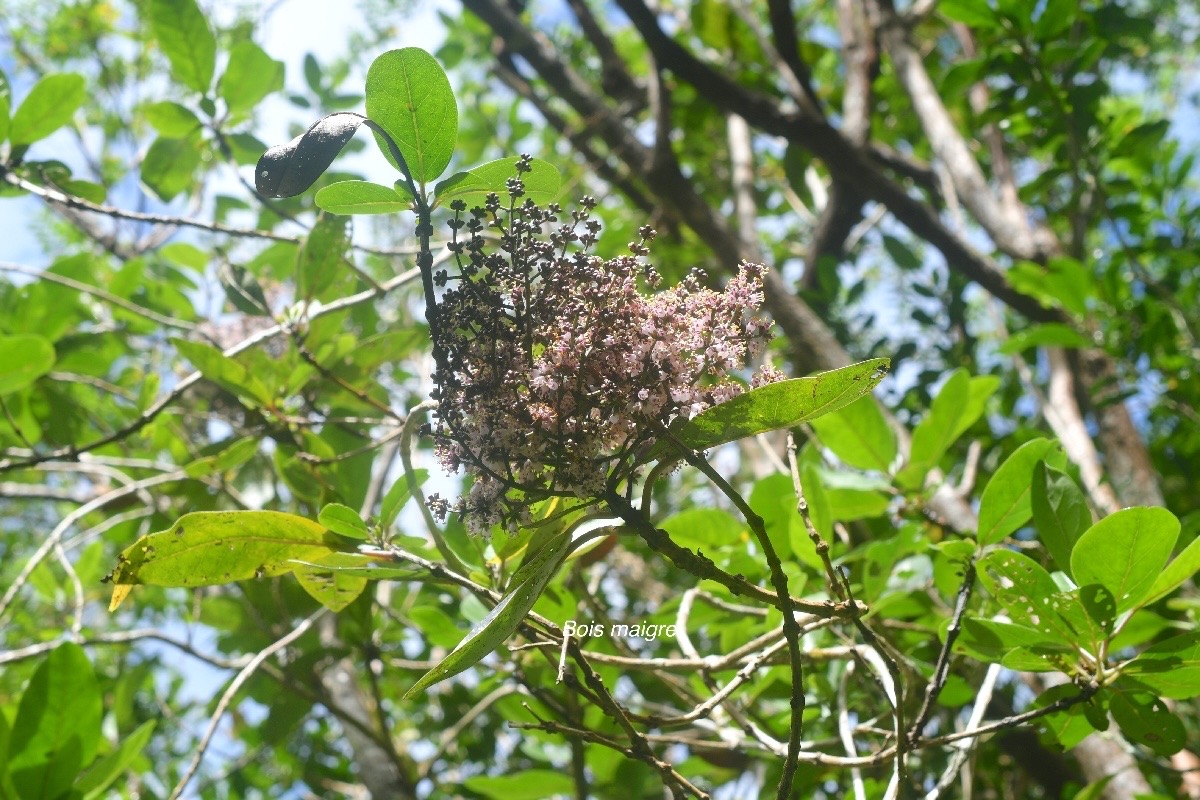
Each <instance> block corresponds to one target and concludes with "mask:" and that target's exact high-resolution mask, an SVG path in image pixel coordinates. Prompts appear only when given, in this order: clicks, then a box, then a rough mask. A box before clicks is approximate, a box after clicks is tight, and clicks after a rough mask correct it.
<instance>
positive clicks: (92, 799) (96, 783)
mask: <svg viewBox="0 0 1200 800" xmlns="http://www.w3.org/2000/svg"><path fill="white" fill-rule="evenodd" d="M156 724H157V720H153V719H152V720H147V721H146V722H143V723H142V724H141V725H139V726H138V727H137V729H136V730H134V732H133V733H131V734H129V735H128V736H125V737H123V738H122V739H121V743H120V744H118V745H117V747H116V749H114V750H113V751H112V752H111V753H109V754H108V755H106V756H104V757H103V758H101V759H99V760H98V761H96V763H95V764H93V765H92V767H91V768H90V769H88V771H87V772H85V773H84V774H83V775H82V776H80V778H79V780H78V781H76V783H75V786H74V787H73V789H74V791H76V792H79V793H80V794H81V795H82V796H83V800H99V798H101V797H103V796H104V791H105V790H106V789H107V788H108V787H109V786H112V784H113V783H114V782H115V781H116V780H117V778H119V777H121V775H122V774H124V773H125V772H126V771H127V770H128V769H130V766H131V764H132V763H133V761H134V759H136V758H137V757H138V756H139V755H141V754H142V751H144V750H145V749H146V745H147V744H148V743H149V742H150V735H151V734H153V733H154V726H155V725H156Z"/></svg>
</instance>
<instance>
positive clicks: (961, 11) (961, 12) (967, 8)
mask: <svg viewBox="0 0 1200 800" xmlns="http://www.w3.org/2000/svg"><path fill="white" fill-rule="evenodd" d="M937 10H938V13H939V14H942V15H943V16H945V17H946V18H947V19H952V20H954V21H956V22H961V23H963V24H965V25H969V26H970V27H972V28H979V29H984V30H986V29H988V28H995V27H996V26H997V25H998V24H999V22H1000V20H999V19H998V18H997V16H996V12H995V11H993V10H992V9H991V8H990V7H989V6H988V4H987V3H981V2H979V0H942V1H941V2H940V3H938V5H937Z"/></svg>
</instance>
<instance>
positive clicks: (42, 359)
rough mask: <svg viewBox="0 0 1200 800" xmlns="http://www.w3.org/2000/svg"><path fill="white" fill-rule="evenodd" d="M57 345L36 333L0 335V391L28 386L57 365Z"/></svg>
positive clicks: (7, 391)
mask: <svg viewBox="0 0 1200 800" xmlns="http://www.w3.org/2000/svg"><path fill="white" fill-rule="evenodd" d="M54 358H55V356H54V345H52V344H50V341H49V340H48V339H46V338H45V337H42V336H38V335H37V334H33V333H19V334H17V335H15V336H0V395H6V394H11V393H12V392H16V391H19V390H21V389H24V388H25V387H26V386H29V385H30V384H32V383H33V382H34V381H36V380H37V379H38V378H40V377H42V376H43V375H45V374H46V373H47V372H49V371H50V370H51V369H52V368H53V367H54Z"/></svg>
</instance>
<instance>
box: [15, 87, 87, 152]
mask: <svg viewBox="0 0 1200 800" xmlns="http://www.w3.org/2000/svg"><path fill="white" fill-rule="evenodd" d="M86 96H87V82H86V81H84V79H83V76H82V75H77V74H75V73H74V72H65V73H59V74H56V75H47V76H46V77H44V78H42V79H41V80H40V81H38V82H37V83H36V84H34V86H33V88H32V89H31V90H30V91H29V94H28V95H26V97H25V99H24V100H23V101H22V102H21V105H20V106H18V107H17V111H16V113H15V114H13V117H12V123H11V124H10V125H9V129H8V138H9V139H10V140H11V141H12V143H13V144H14V145H22V144H33V143H34V142H36V141H38V140H39V139H45V138H46V137H47V136H49V135H50V134H52V133H54V132H55V131H56V130H58V129H59V128H61V127H62V126H63V125H66V124H67V123H68V122H70V121H71V117H73V116H74V115H75V112H76V110H78V108H79V107H80V106H81V105H83V100H84V98H85V97H86Z"/></svg>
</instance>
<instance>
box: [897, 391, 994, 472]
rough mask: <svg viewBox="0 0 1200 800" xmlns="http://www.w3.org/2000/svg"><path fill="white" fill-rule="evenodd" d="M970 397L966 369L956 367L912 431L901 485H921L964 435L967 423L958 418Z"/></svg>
mask: <svg viewBox="0 0 1200 800" xmlns="http://www.w3.org/2000/svg"><path fill="white" fill-rule="evenodd" d="M970 396H971V379H970V377H968V375H967V371H966V370H964V369H957V370H955V371H954V372H952V373H951V374H950V377H949V378H947V379H946V382H945V383H943V384H942V388H941V389H940V390H938V393H937V397H935V398H933V403H932V404H930V406H929V413H928V414H926V415H925V417H924V418H923V419H922V420H921V421H920V422H919V423H917V427H916V429H915V430H914V431H913V438H912V448H911V450H910V453H909V459H908V464H906V465H905V467H904V469H902V470H900V472H899V474H898V475H897V476H896V478H897V480H898V481H899V482H900V483H901V485H903V486H907V487H912V488H915V487H917V486H919V485H920V484H921V482H922V481H923V480H924V479H925V475H926V473H928V472H929V470H931V469H932V468H933V467H934V466H936V465H937V463H938V461H939V460H941V458H942V455H943V454H944V453H945V452H946V450H947V449H949V447H950V445H952V444H954V441H955V440H956V439H957V438H958V437H959V435H961V430H963V429H964V428H965V427H966V426H963V425H960V423H959V420H960V418H961V417H962V416H963V413H964V411H965V410H966V408H967V406H968V402H969V400H970ZM980 411H982V408H981V409H980ZM968 424H969V423H968Z"/></svg>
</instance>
